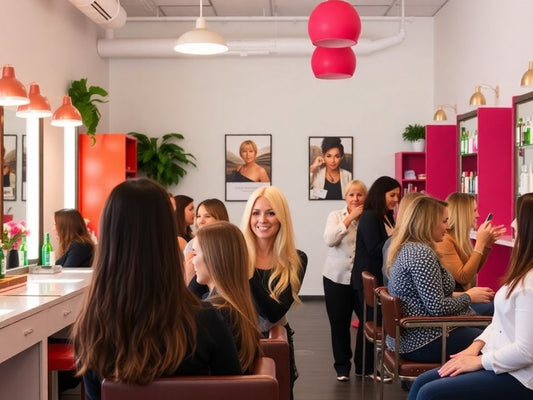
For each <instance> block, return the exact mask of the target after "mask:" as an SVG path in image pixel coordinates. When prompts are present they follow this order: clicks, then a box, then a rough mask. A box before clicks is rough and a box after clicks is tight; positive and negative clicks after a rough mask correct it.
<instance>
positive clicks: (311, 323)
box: [289, 297, 407, 400]
mask: <svg viewBox="0 0 533 400" xmlns="http://www.w3.org/2000/svg"><path fill="white" fill-rule="evenodd" d="M302 301H303V304H300V305H298V306H296V307H293V309H292V310H291V311H290V312H289V322H290V324H291V326H292V328H293V329H294V331H295V335H294V347H295V353H296V364H297V366H298V372H299V374H300V376H299V378H298V380H297V381H296V384H295V387H294V397H295V400H337V399H338V400H347V399H362V394H361V390H362V383H361V378H360V377H355V375H354V372H353V367H352V375H351V376H350V381H349V382H338V381H337V379H336V373H335V370H334V369H333V355H332V351H331V342H330V331H329V322H328V318H327V315H326V307H325V305H324V301H323V299H321V298H305V297H304V298H303V299H302ZM353 333H354V334H355V329H353ZM364 384H365V397H364V398H365V400H371V399H372V400H373V399H379V391H378V386H376V387H375V388H374V382H373V381H372V380H371V379H369V378H366V379H365V383H364ZM383 398H384V400H405V399H406V398H407V392H406V391H404V390H402V389H401V388H400V383H391V384H386V385H385V392H384V397H383Z"/></svg>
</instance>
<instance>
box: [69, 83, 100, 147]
mask: <svg viewBox="0 0 533 400" xmlns="http://www.w3.org/2000/svg"><path fill="white" fill-rule="evenodd" d="M68 94H69V96H70V98H71V100H72V105H73V106H74V107H76V108H77V109H78V111H79V112H80V114H81V119H82V122H83V125H85V127H86V128H87V134H88V135H89V136H90V137H91V140H92V143H93V145H94V144H95V143H96V136H95V133H96V127H97V126H98V123H99V122H100V117H101V114H100V110H98V107H97V106H96V103H107V100H104V99H103V98H104V97H107V91H106V90H105V89H103V88H101V87H100V86H90V87H89V88H87V78H83V79H80V80H77V81H72V82H71V83H70V87H69V89H68ZM93 96H100V97H101V98H93Z"/></svg>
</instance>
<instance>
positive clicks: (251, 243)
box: [241, 186, 302, 303]
mask: <svg viewBox="0 0 533 400" xmlns="http://www.w3.org/2000/svg"><path fill="white" fill-rule="evenodd" d="M259 197H264V198H265V199H267V200H268V202H269V203H270V206H271V207H272V209H273V210H274V213H275V214H276V218H277V219H278V221H279V223H280V228H279V231H278V233H277V235H276V238H275V240H274V245H273V249H272V265H271V268H272V273H271V275H270V278H269V280H268V289H269V292H270V297H272V298H273V299H274V300H276V301H277V302H279V296H280V295H281V293H282V292H283V291H284V290H285V289H286V288H287V287H288V286H289V284H290V286H291V291H292V298H293V299H294V301H295V302H296V303H300V299H299V297H298V292H299V291H300V286H301V284H302V283H301V281H300V275H301V270H302V265H301V261H300V257H298V252H297V251H296V244H295V240H294V228H293V226H292V219H291V213H290V210H289V204H288V203H287V199H286V198H285V196H284V195H283V193H282V192H281V190H279V189H278V188H277V187H275V186H263V187H260V188H258V189H256V190H255V191H254V192H253V193H252V194H251V195H250V197H249V198H248V202H247V203H246V207H245V209H244V213H243V215H242V221H241V231H242V232H243V234H244V239H245V240H246V246H247V247H248V254H249V256H250V267H249V277H251V276H253V274H254V270H255V266H256V260H257V258H256V257H257V252H256V237H255V234H254V233H253V232H252V229H251V227H250V218H251V216H252V211H253V207H254V205H255V202H256V200H257V199H258V198H259Z"/></svg>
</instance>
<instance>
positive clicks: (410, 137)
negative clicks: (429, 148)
mask: <svg viewBox="0 0 533 400" xmlns="http://www.w3.org/2000/svg"><path fill="white" fill-rule="evenodd" d="M402 137H403V140H405V141H407V142H412V143H413V149H414V151H424V149H425V145H426V127H425V126H423V125H420V124H409V125H407V126H406V127H405V129H404V131H403V133H402Z"/></svg>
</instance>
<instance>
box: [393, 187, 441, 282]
mask: <svg viewBox="0 0 533 400" xmlns="http://www.w3.org/2000/svg"><path fill="white" fill-rule="evenodd" d="M445 207H446V203H445V202H443V201H440V200H437V199H435V198H433V197H429V196H420V197H416V198H414V199H413V200H412V201H411V203H410V204H408V205H407V207H406V208H405V211H404V213H403V215H402V223H401V224H400V226H398V229H396V230H395V231H394V233H393V234H392V239H391V244H390V248H389V252H388V255H387V275H389V273H390V269H391V267H392V264H393V263H394V260H395V259H396V256H397V255H398V253H399V251H400V249H401V248H402V246H403V245H404V244H406V243H410V242H412V243H423V244H425V245H428V246H429V247H431V248H432V249H433V250H435V244H434V239H433V230H434V229H435V227H436V226H437V224H438V223H439V221H440V219H441V218H442V215H443V213H444V210H445Z"/></svg>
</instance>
